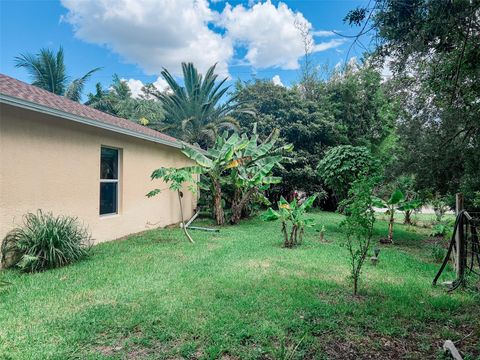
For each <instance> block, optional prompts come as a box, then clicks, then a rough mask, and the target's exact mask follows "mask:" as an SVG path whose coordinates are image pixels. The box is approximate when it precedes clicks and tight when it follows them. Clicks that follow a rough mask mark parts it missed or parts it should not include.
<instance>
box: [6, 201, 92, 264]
mask: <svg viewBox="0 0 480 360" xmlns="http://www.w3.org/2000/svg"><path fill="white" fill-rule="evenodd" d="M90 241H91V236H90V233H89V231H88V230H87V229H86V228H85V227H84V226H82V225H81V224H80V223H79V222H78V220H77V218H74V217H70V216H54V215H53V214H52V213H44V212H42V211H41V210H38V211H37V213H28V214H26V215H25V216H24V219H23V224H22V226H20V227H17V228H15V229H13V230H12V231H11V232H10V233H9V234H8V235H7V237H6V238H5V240H4V241H3V243H2V249H1V250H2V264H3V265H4V266H5V267H13V266H17V267H19V268H20V269H22V270H23V271H25V272H37V271H42V270H46V269H51V268H57V267H61V266H65V265H68V264H70V263H72V262H75V261H77V260H80V259H82V258H84V257H85V256H87V255H88V250H89V248H90Z"/></svg>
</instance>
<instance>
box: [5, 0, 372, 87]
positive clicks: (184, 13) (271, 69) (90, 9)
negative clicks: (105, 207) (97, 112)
mask: <svg viewBox="0 0 480 360" xmlns="http://www.w3.org/2000/svg"><path fill="white" fill-rule="evenodd" d="M193 2H194V0H175V1H171V0H157V1H153V0H152V1H147V0H146V1H143V0H142V1H138V0H137V1H134V0H101V1H100V0H81V1H75V0H62V1H54V0H43V1H42V0H37V1H27V0H23V1H21V0H17V1H13V0H0V7H1V8H0V40H1V52H0V72H2V73H5V74H7V75H10V76H13V77H15V78H18V79H20V80H23V81H29V78H28V76H27V74H26V73H25V71H24V70H23V69H17V68H15V66H14V61H13V58H14V57H15V56H16V55H18V54H19V53H22V52H33V53H35V52H36V51H38V49H40V48H42V47H48V48H52V49H57V48H58V47H59V46H60V45H61V46H63V47H64V50H65V57H66V59H65V62H66V65H67V70H68V73H69V75H71V76H72V77H74V78H75V77H78V76H81V75H83V74H84V73H85V72H86V71H88V70H89V69H92V68H94V67H98V66H101V67H103V69H102V71H100V72H98V73H96V74H95V75H94V77H93V78H92V80H91V81H90V82H89V84H88V86H87V92H88V91H90V90H92V89H93V88H94V84H95V83H96V82H101V83H102V84H103V85H105V86H107V85H108V84H109V83H110V80H111V78H112V75H113V74H114V73H117V74H118V75H119V76H120V77H121V78H124V79H127V80H130V83H131V84H132V87H135V85H137V86H139V84H142V83H145V82H155V81H157V78H158V75H159V73H160V70H161V68H162V67H164V66H165V67H167V69H169V70H171V71H172V72H174V73H178V72H179V63H180V61H182V60H189V61H193V62H194V63H195V64H198V66H199V67H200V68H201V69H204V68H206V67H207V64H212V63H214V62H218V63H219V65H218V68H219V71H221V72H222V73H223V74H228V75H229V76H230V77H231V78H232V79H237V78H240V79H242V80H248V79H250V78H252V76H255V77H257V78H266V79H272V78H273V77H276V78H277V79H279V80H280V81H281V82H282V83H283V84H285V85H291V84H292V83H293V82H295V81H296V79H297V78H298V75H299V70H298V63H299V62H301V60H302V58H301V54H302V51H301V44H300V40H299V39H298V38H296V36H298V31H296V28H295V25H294V21H297V22H300V23H302V24H306V26H307V27H308V28H309V29H310V33H311V34H312V35H313V38H312V40H313V41H314V43H315V45H314V46H315V53H314V58H315V61H316V62H317V63H318V64H320V65H323V64H328V65H330V66H334V65H335V64H337V63H338V62H340V61H344V60H345V59H346V54H347V50H348V47H349V45H350V42H349V41H347V39H344V38H341V37H340V36H338V35H335V34H331V33H328V32H329V31H332V30H335V31H337V32H340V33H342V34H346V35H347V34H353V33H355V31H356V29H351V28H349V27H348V26H347V25H345V24H344V23H343V20H342V19H343V18H344V16H345V14H346V13H347V12H348V10H350V9H353V8H355V7H357V6H358V5H364V4H365V1H357V0H337V1H335V0H327V1H326V0H285V1H283V2H279V1H274V0H272V1H271V2H269V1H228V2H225V1H221V0H215V1H207V0H196V2H195V3H193ZM227 3H228V4H227ZM317 35H318V36H317ZM360 51H361V49H354V50H353V51H352V52H351V53H350V56H361V53H360ZM158 86H159V87H161V86H162V84H161V81H160V82H158Z"/></svg>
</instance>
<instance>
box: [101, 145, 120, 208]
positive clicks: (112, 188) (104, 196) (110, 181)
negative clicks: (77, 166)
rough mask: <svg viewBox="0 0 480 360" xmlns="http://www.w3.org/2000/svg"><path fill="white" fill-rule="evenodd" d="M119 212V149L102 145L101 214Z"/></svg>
mask: <svg viewBox="0 0 480 360" xmlns="http://www.w3.org/2000/svg"><path fill="white" fill-rule="evenodd" d="M117 213H118V149H112V148H107V147H102V149H101V155H100V215H109V214H117Z"/></svg>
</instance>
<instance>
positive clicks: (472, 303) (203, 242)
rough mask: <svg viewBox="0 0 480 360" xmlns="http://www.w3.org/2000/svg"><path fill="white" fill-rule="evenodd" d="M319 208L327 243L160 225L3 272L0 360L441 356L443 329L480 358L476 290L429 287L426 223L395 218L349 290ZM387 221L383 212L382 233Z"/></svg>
mask: <svg viewBox="0 0 480 360" xmlns="http://www.w3.org/2000/svg"><path fill="white" fill-rule="evenodd" d="M314 216H315V217H316V218H317V220H318V222H319V223H321V224H325V226H326V233H325V239H326V240H327V242H325V243H320V242H319V241H318V240H317V239H318V233H316V232H315V231H314V230H313V229H309V230H308V231H307V239H306V241H305V242H304V244H303V245H302V246H301V247H299V248H296V249H283V248H281V246H280V244H281V234H280V229H279V225H278V224H276V223H264V222H262V221H261V220H260V219H253V220H250V221H246V222H243V223H242V224H241V225H240V226H237V227H225V228H223V229H222V230H221V231H220V232H219V233H204V232H193V231H192V235H193V236H194V238H195V240H196V244H194V245H192V244H189V243H188V242H187V241H186V240H185V239H184V237H183V235H182V233H181V231H180V229H163V230H152V231H147V232H145V233H142V234H139V235H134V236H130V237H128V238H127V239H125V240H121V241H115V242H110V243H105V244H101V245H98V246H95V247H94V248H93V253H92V256H91V257H90V258H89V259H87V260H84V261H82V262H79V263H77V264H75V265H71V266H68V267H65V268H61V269H56V270H49V271H46V272H43V273H38V274H33V275H28V274H21V273H18V272H16V271H3V272H1V273H0V274H1V277H2V279H3V280H5V281H8V282H9V283H11V284H12V285H9V286H8V287H7V288H5V289H4V290H3V291H2V290H0V291H1V292H0V358H1V359H107V358H113V359H122V358H128V359H143V358H146V359H148V358H154V359H181V358H186V359H200V358H201V359H216V358H222V359H396V358H407V359H408V358H410V359H420V358H422V359H428V358H432V359H433V358H442V356H443V355H442V354H441V352H440V349H441V346H442V344H443V341H444V340H446V339H451V340H453V341H457V343H456V345H457V346H458V348H459V349H460V351H462V353H463V355H464V356H465V359H476V358H479V356H480V345H479V343H480V342H479V341H478V339H479V338H480V323H479V319H480V317H479V314H478V309H479V305H480V300H479V296H478V294H475V293H473V292H468V291H457V292H455V293H450V294H449V293H447V292H445V290H444V289H442V288H441V287H435V288H434V287H432V286H431V281H432V278H433V276H434V275H435V272H436V270H437V269H438V267H439V265H438V264H435V263H433V262H432V260H431V258H430V251H429V249H428V247H429V246H430V245H429V243H426V242H424V241H423V239H424V238H425V234H426V233H428V230H426V229H422V228H412V227H405V226H403V225H401V224H398V225H397V226H396V229H395V235H396V241H397V245H395V246H382V250H381V253H380V256H379V258H380V262H379V264H378V265H377V266H376V267H374V266H373V265H371V264H369V263H367V264H366V266H365V270H364V274H363V281H362V283H361V296H360V297H357V298H354V297H352V296H351V287H350V283H349V279H348V265H347V264H348V263H347V258H346V249H344V248H343V247H342V246H341V239H342V236H341V233H340V230H339V228H338V224H339V222H340V221H341V216H340V215H337V214H332V213H316V214H315V215H314ZM386 229H387V224H386V223H385V222H383V221H378V222H377V225H376V238H380V237H383V236H384V234H385V232H386ZM452 277H453V274H452V273H447V274H446V275H445V278H452ZM472 314H476V315H472Z"/></svg>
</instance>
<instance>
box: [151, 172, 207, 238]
mask: <svg viewBox="0 0 480 360" xmlns="http://www.w3.org/2000/svg"><path fill="white" fill-rule="evenodd" d="M202 172H203V169H202V168H201V167H200V166H188V167H183V168H164V167H161V168H159V169H157V170H155V171H153V172H152V175H151V176H150V177H151V179H152V180H155V179H160V180H163V181H164V182H165V183H167V184H169V189H170V190H172V191H176V192H177V195H178V202H179V204H180V217H181V220H182V222H181V226H182V229H183V232H184V234H185V236H186V237H187V239H188V241H190V242H191V243H194V241H193V239H192V237H191V236H190V234H189V233H188V231H187V228H186V226H185V219H184V217H183V206H182V197H183V192H182V189H183V187H184V186H185V184H187V189H188V190H189V191H191V192H192V193H194V194H195V193H196V192H197V183H198V180H197V178H198V176H197V175H199V174H201V173H202ZM160 192H161V189H158V188H157V189H154V190H152V191H150V192H149V193H148V194H147V197H153V196H155V195H158V194H159V193H160Z"/></svg>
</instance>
